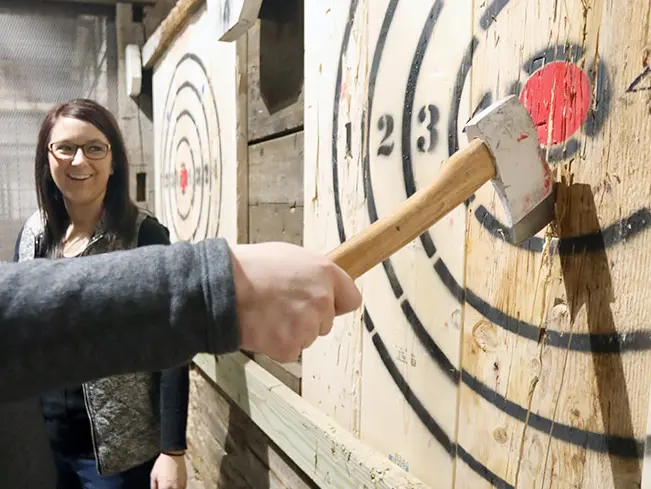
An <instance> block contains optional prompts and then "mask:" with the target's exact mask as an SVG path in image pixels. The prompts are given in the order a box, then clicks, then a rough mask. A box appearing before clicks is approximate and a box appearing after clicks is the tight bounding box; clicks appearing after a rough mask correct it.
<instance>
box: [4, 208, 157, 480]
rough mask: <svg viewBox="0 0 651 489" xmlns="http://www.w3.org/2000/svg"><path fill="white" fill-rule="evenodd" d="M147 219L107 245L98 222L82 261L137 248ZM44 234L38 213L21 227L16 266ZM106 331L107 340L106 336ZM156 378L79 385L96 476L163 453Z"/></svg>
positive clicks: (33, 251)
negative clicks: (128, 234) (131, 235)
mask: <svg viewBox="0 0 651 489" xmlns="http://www.w3.org/2000/svg"><path fill="white" fill-rule="evenodd" d="M146 217H147V214H145V213H144V212H142V211H140V212H139V213H138V216H137V219H136V224H135V233H134V238H133V239H132V240H130V241H124V240H121V239H119V238H113V239H109V238H108V237H107V235H106V231H105V227H104V223H103V221H100V222H99V223H98V225H97V228H96V230H95V234H94V235H93V236H92V237H91V240H90V243H89V245H88V246H87V247H86V249H85V250H84V252H83V253H82V255H85V256H88V255H96V254H102V253H107V252H111V251H118V250H126V249H131V248H135V247H136V246H137V243H138V231H139V228H140V225H141V224H142V222H143V220H144V219H145V218H146ZM43 232H44V224H43V220H42V219H41V214H40V213H39V212H38V211H37V212H36V213H34V214H33V215H32V216H31V217H30V218H29V219H28V220H27V222H26V223H25V226H24V227H23V231H22V233H21V237H20V242H19V245H18V249H17V255H18V261H26V260H32V259H34V257H35V254H36V246H37V242H38V240H39V239H41V237H42V235H43ZM110 334H111V333H110V331H107V335H110ZM159 378H160V377H159V376H155V375H154V374H152V373H149V372H138V373H129V374H124V375H116V376H110V377H105V378H102V379H96V380H92V381H89V382H85V383H83V384H82V387H83V392H84V401H85V405H86V411H87V413H88V416H89V419H90V423H91V435H92V441H93V449H94V452H95V460H96V462H97V470H98V472H99V473H100V474H103V475H110V474H116V473H120V472H124V471H126V470H128V469H130V468H132V467H134V466H136V465H140V464H142V463H144V462H147V461H149V460H151V459H153V458H154V457H156V456H157V455H158V454H159V453H160V451H161V441H160V440H161V434H160V433H161V423H160V402H159V399H160V396H159V388H160V382H159Z"/></svg>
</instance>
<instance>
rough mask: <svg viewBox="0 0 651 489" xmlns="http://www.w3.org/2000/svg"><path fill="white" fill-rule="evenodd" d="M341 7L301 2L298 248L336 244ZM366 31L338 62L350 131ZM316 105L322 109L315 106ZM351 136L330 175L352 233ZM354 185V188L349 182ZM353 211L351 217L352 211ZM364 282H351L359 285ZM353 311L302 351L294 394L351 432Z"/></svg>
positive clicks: (358, 337) (356, 389) (354, 156)
mask: <svg viewBox="0 0 651 489" xmlns="http://www.w3.org/2000/svg"><path fill="white" fill-rule="evenodd" d="M346 4H347V2H338V1H335V0H315V1H312V0H308V1H306V2H305V26H306V29H305V63H306V64H305V100H306V103H305V138H306V139H305V170H304V171H305V173H304V182H305V190H304V192H305V197H304V202H305V218H304V219H305V227H304V230H305V231H304V245H305V247H307V248H309V249H313V250H315V251H319V252H323V253H327V252H328V251H330V250H331V249H333V248H334V247H335V246H337V245H338V244H339V232H338V229H337V213H338V210H337V209H336V208H335V201H334V199H333V195H332V194H331V193H330V192H331V191H332V190H331V189H332V188H333V181H332V178H333V177H332V175H333V173H332V170H331V161H332V158H333V155H334V153H333V151H332V146H333V137H334V135H333V131H332V123H333V102H328V101H332V100H333V99H334V97H335V85H336V83H335V80H336V74H337V66H338V62H339V49H340V48H339V46H340V45H341V43H342V39H343V38H344V34H345V31H346V25H347V21H348V9H347V8H345V6H346ZM366 36H367V29H366V27H365V25H364V24H363V23H361V22H360V23H358V24H357V25H356V36H355V37H354V38H352V37H351V49H350V52H349V53H348V56H347V57H346V59H345V67H344V68H345V70H344V71H343V73H344V74H345V76H346V81H347V86H349V87H350V90H349V91H346V92H345V93H342V95H341V99H342V100H344V101H345V102H346V106H345V108H343V109H341V110H342V113H345V114H349V116H350V117H351V120H352V121H355V127H358V124H359V123H360V122H361V120H362V113H363V111H364V100H365V85H364V84H363V83H361V82H360V83H358V84H355V83H353V80H355V78H356V76H357V74H360V76H361V74H364V73H367V72H368V69H369V66H368V64H367V63H368V59H367V56H366V55H365V54H364V53H365V52H366V44H365V39H366ZM321 100H323V101H324V102H323V105H322V103H321ZM340 129H341V130H340V131H339V133H338V135H337V137H338V138H339V140H338V142H339V144H341V142H345V130H344V126H343V124H341V123H340ZM360 144H361V141H360V140H359V139H355V140H354V141H352V142H351V146H352V147H353V148H355V153H352V152H351V153H350V155H349V156H347V157H346V158H345V160H344V159H342V162H341V165H340V168H341V172H340V173H339V174H338V178H339V179H340V181H341V182H344V183H342V184H340V186H341V188H342V189H343V190H344V195H342V196H341V198H340V202H341V204H342V208H343V211H345V212H346V215H347V216H351V215H352V216H355V217H354V218H349V219H348V221H349V222H348V223H347V224H348V225H347V227H346V232H347V233H354V232H355V231H356V230H359V229H362V228H363V227H364V226H366V225H367V223H368V218H367V217H366V214H365V212H364V209H363V208H362V206H360V205H358V202H360V201H361V200H362V199H363V188H364V187H363V181H362V174H361V172H360V171H359V170H360V168H361V160H360V154H359V152H358V151H357V148H358V145H360ZM355 182H356V183H357V184H356V185H355ZM355 209H357V212H355ZM364 281H365V277H362V278H361V279H360V280H359V281H358V286H359V287H360V288H363V284H364ZM362 328H363V326H362V321H361V314H348V315H346V316H344V317H341V318H337V319H336V320H335V324H334V326H333V329H332V332H331V333H330V334H329V335H328V336H326V337H323V338H319V339H317V341H316V342H315V343H314V344H313V345H312V346H311V347H310V348H309V349H308V350H306V351H305V352H303V358H302V368H303V381H302V395H303V397H304V398H305V399H307V400H308V401H309V402H310V403H311V404H312V405H314V406H316V407H317V408H318V409H319V410H321V411H322V412H323V413H325V414H327V415H328V416H330V417H331V418H332V419H334V420H335V421H336V422H337V423H338V424H340V425H341V426H343V427H344V428H345V429H347V430H349V431H350V432H352V433H353V434H355V435H358V434H359V415H360V400H361V374H362V372H361V361H362V334H363V332H362Z"/></svg>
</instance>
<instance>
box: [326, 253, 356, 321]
mask: <svg viewBox="0 0 651 489" xmlns="http://www.w3.org/2000/svg"><path fill="white" fill-rule="evenodd" d="M333 269H334V274H333V275H334V277H333V278H334V280H333V282H334V300H335V315H337V316H339V315H342V314H347V313H349V312H351V311H354V310H355V309H357V308H358V307H359V306H361V305H362V293H361V292H360V291H359V289H358V288H357V286H356V285H355V281H354V280H353V279H352V278H351V276H350V275H348V274H347V273H346V272H345V271H344V270H343V269H342V268H341V267H339V266H338V265H337V264H335V263H333Z"/></svg>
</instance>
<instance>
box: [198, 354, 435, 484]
mask: <svg viewBox="0 0 651 489" xmlns="http://www.w3.org/2000/svg"><path fill="white" fill-rule="evenodd" d="M194 362H195V364H196V365H197V366H198V367H199V368H201V369H202V370H203V371H204V372H205V374H206V375H207V376H208V377H209V378H210V379H211V380H212V381H213V382H215V383H216V384H217V385H218V386H219V388H220V389H222V390H223V391H224V392H225V393H226V394H227V395H228V396H229V397H230V398H231V400H233V402H235V404H237V405H238V406H239V407H240V409H242V410H243V411H244V412H245V413H247V414H248V415H249V416H250V418H251V420H252V421H254V422H255V423H256V424H257V425H258V426H259V427H260V429H261V430H262V431H264V433H265V434H266V435H267V436H268V437H269V438H270V439H271V440H272V441H273V442H274V443H276V444H277V445H278V447H279V448H281V449H282V450H283V451H284V452H285V453H286V454H287V455H288V456H289V457H290V458H291V459H292V460H293V461H294V463H295V464H296V465H297V466H298V467H299V468H300V469H301V470H302V471H303V472H305V474H306V475H307V476H308V477H310V478H311V479H312V480H313V481H314V482H315V483H316V484H317V485H318V486H319V487H320V488H322V489H329V488H349V487H359V488H371V487H372V488H374V489H427V486H426V485H425V484H423V483H422V482H421V481H419V480H418V479H416V478H415V477H413V476H412V475H410V474H409V473H407V472H405V471H404V470H402V469H401V468H399V467H398V466H397V465H395V464H394V463H393V462H391V461H389V460H388V459H387V458H385V457H384V456H382V455H380V454H379V453H377V452H375V451H374V450H372V449H371V448H369V447H367V446H366V445H364V444H363V443H362V442H360V441H359V440H358V439H357V438H355V437H354V436H353V434H352V433H350V432H349V431H348V430H345V429H343V428H342V427H340V426H339V425H338V424H336V423H335V422H334V421H332V419H331V418H329V417H328V416H326V415H325V414H323V413H322V412H321V411H320V410H319V409H317V408H315V407H314V406H312V405H311V404H310V403H309V402H307V401H306V400H305V399H303V398H302V397H300V396H298V395H297V394H296V393H294V392H293V391H292V390H291V389H289V388H288V387H287V386H286V385H285V384H283V383H282V382H281V381H279V380H278V379H277V378H275V377H274V376H273V375H272V374H270V373H269V372H267V371H266V370H265V369H264V368H262V367H261V366H260V365H258V364H257V363H255V362H254V361H252V360H251V359H249V358H248V357H246V356H245V355H243V354H241V353H235V354H231V355H224V356H220V357H215V356H212V355H205V354H201V355H197V356H196V357H195V359H194Z"/></svg>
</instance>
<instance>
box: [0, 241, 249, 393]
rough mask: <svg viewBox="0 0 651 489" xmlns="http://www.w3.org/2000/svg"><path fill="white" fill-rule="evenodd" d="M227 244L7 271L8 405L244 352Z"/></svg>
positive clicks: (3, 287)
mask: <svg viewBox="0 0 651 489" xmlns="http://www.w3.org/2000/svg"><path fill="white" fill-rule="evenodd" d="M234 293H235V292H234V285H233V281H232V271H231V265H230V254H229V250H228V248H227V245H226V243H225V241H222V240H211V241H207V242H203V243H200V244H197V245H190V244H187V243H178V244H175V245H171V246H149V247H144V248H139V249H136V250H129V251H120V252H114V253H107V254H103V255H96V256H91V257H84V258H75V259H72V260H56V261H50V260H32V261H28V262H23V263H17V264H0V334H1V335H2V339H1V340H0V400H7V399H19V398H24V397H29V396H33V395H35V394H37V393H39V392H42V391H44V390H46V389H50V388H55V387H59V386H63V385H74V384H77V383H80V382H84V381H87V380H91V379H95V378H101V377H107V376H110V375H116V374H120V373H126V372H136V371H155V370H163V369H165V368H168V367H170V366H173V365H180V364H183V363H186V362H188V361H189V360H190V358H191V357H192V356H194V355H195V354H196V353H199V352H208V353H214V354H219V353H225V352H230V351H235V350H237V348H238V347H239V330H238V328H237V318H236V312H235V298H234Z"/></svg>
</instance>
